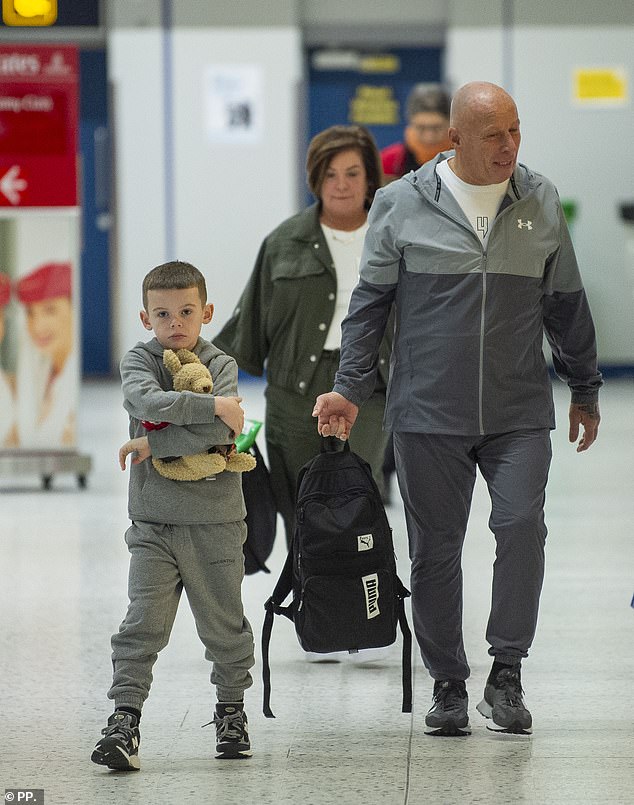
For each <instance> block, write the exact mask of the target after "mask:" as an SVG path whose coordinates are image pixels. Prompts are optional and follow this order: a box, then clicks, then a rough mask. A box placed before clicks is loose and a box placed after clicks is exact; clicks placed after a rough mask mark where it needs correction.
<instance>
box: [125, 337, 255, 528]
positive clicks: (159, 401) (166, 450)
mask: <svg viewBox="0 0 634 805" xmlns="http://www.w3.org/2000/svg"><path fill="white" fill-rule="evenodd" d="M193 351H194V352H195V353H196V354H197V355H198V357H199V358H200V360H201V361H202V362H203V363H204V364H205V365H206V366H207V367H208V368H209V370H210V372H211V376H212V378H213V382H214V388H213V395H206V394H195V393H194V392H192V391H181V392H178V391H173V378H172V376H171V374H170V373H169V372H168V370H167V368H166V367H165V366H164V365H163V347H162V346H161V345H160V344H159V342H158V341H157V339H156V338H153V339H152V340H151V341H149V342H147V343H142V342H139V343H138V344H137V345H136V346H135V347H134V348H133V349H131V350H130V351H129V352H128V353H127V354H126V355H125V356H124V358H123V360H122V361H121V367H120V368H121V386H122V390H123V397H124V401H123V405H124V408H125V409H126V411H127V412H128V414H130V438H135V437H137V436H147V437H148V439H149V442H150V447H151V449H152V455H153V456H155V457H157V458H165V457H166V456H182V455H188V454H194V453H200V452H202V451H203V450H206V449H207V448H209V447H213V446H214V445H218V444H231V442H232V441H233V439H232V437H231V435H230V432H229V428H228V427H227V425H225V423H224V422H223V421H222V420H220V419H217V418H216V417H215V400H214V397H215V396H218V397H236V396H237V395H238V367H237V364H236V362H235V360H234V359H233V358H231V357H229V356H228V355H225V353H224V352H222V351H221V350H219V349H218V348H217V347H215V346H214V345H213V344H211V343H209V342H208V341H205V340H204V339H202V338H199V339H198V343H197V344H196V347H195V348H194V350H193ZM141 420H146V421H147V420H149V421H152V422H164V421H165V422H169V423H171V424H170V426H169V427H167V428H163V429H162V430H151V431H146V430H145V428H144V427H143V425H142V424H141ZM128 512H129V515H130V519H131V520H143V521H145V522H152V523H172V524H178V525H188V524H198V523H229V522H235V521H237V520H242V519H243V518H244V517H245V515H246V511H245V508H244V500H243V497H242V483H241V475H240V473H235V472H222V473H219V474H218V475H214V476H212V477H211V479H210V480H207V479H204V480H202V481H187V482H183V481H170V480H169V479H167V478H163V476H161V475H159V473H158V472H157V471H156V470H155V469H154V467H153V466H152V462H151V461H149V460H148V461H143V462H141V463H140V464H133V465H132V466H131V469H130V488H129V500H128Z"/></svg>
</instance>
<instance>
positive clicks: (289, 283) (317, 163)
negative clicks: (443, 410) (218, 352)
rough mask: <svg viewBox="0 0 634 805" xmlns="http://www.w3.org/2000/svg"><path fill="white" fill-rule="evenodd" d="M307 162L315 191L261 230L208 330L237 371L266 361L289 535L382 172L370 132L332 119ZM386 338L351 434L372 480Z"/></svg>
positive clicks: (273, 458)
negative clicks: (231, 305) (236, 287)
mask: <svg viewBox="0 0 634 805" xmlns="http://www.w3.org/2000/svg"><path fill="white" fill-rule="evenodd" d="M306 172H307V180H308V186H309V188H310V190H311V192H312V193H313V195H314V196H315V198H316V199H317V201H316V202H315V203H314V204H313V205H311V206H310V207H308V208H307V209H305V210H304V211H303V212H300V213H298V214H297V215H294V216H292V217H291V218H288V219H287V220H286V221H284V222H283V223H281V224H280V225H279V226H278V227H277V228H276V229H275V230H273V232H271V234H270V235H268V236H267V237H266V238H265V239H264V242H263V243H262V246H261V248H260V252H259V254H258V257H257V260H256V263H255V268H254V270H253V273H252V275H251V278H250V279H249V282H248V283H247V286H246V288H245V289H244V291H243V293H242V296H241V297H240V300H239V302H238V305H237V307H236V309H235V311H234V313H233V316H232V317H231V319H230V320H229V321H228V322H227V324H226V325H225V326H224V327H223V329H222V331H221V332H220V333H219V335H218V336H216V337H215V338H214V343H215V344H216V345H217V346H218V347H220V349H223V350H224V351H225V352H227V353H228V354H229V355H232V356H233V357H234V358H235V359H236V360H237V362H238V365H239V366H240V368H241V369H243V370H244V371H246V372H249V373H250V374H252V375H257V376H260V375H262V374H263V373H264V371H265V367H266V379H267V387H266V392H265V394H266V417H265V434H266V445H267V452H268V459H269V466H270V472H271V482H272V487H273V493H274V496H275V500H276V504H277V507H278V511H279V512H280V513H281V514H282V517H283V519H284V525H285V528H286V538H287V542H288V543H289V544H290V540H291V538H292V535H293V530H294V520H295V517H294V510H295V492H296V486H297V476H298V473H299V470H300V469H301V468H302V466H303V465H304V464H305V463H306V462H307V461H309V459H311V458H312V457H313V456H314V455H316V454H317V453H318V452H319V449H320V441H321V439H320V437H319V436H318V434H317V433H316V429H315V423H314V420H313V418H312V410H313V402H314V399H315V397H316V395H317V394H319V393H320V392H322V391H324V390H329V389H330V388H332V384H333V381H334V376H335V372H336V371H337V367H338V364H339V347H340V343H341V322H342V320H343V318H344V316H345V315H346V313H347V310H348V302H349V299H350V294H351V293H352V289H353V288H354V286H355V285H356V284H357V280H358V272H359V264H360V260H361V251H362V248H363V240H364V237H365V233H366V230H367V212H368V209H369V207H370V204H371V203H372V200H373V198H374V194H375V192H376V190H377V189H378V188H379V187H380V186H381V184H382V180H383V174H382V171H381V159H380V156H379V152H378V149H377V147H376V144H375V142H374V139H373V138H372V135H371V134H370V133H369V132H368V131H367V130H366V129H365V128H363V127H361V126H331V127H330V128H328V129H326V130H325V131H322V132H320V133H319V134H317V135H316V136H315V137H314V138H313V139H312V140H311V142H310V145H309V148H308V154H307V159H306ZM389 329H390V328H388V330H389ZM390 344H391V338H390V339H389V340H388V339H386V340H384V342H383V343H382V345H381V349H380V352H379V355H378V356H377V360H378V362H379V380H378V381H377V387H376V389H375V391H374V394H373V396H372V398H371V400H370V401H369V403H368V404H367V405H364V407H363V411H362V413H361V415H360V417H359V420H358V421H357V424H356V425H355V431H354V436H353V438H352V440H351V442H350V446H351V448H352V449H353V450H354V451H355V452H357V453H358V454H359V455H360V456H362V457H363V458H364V459H365V460H366V461H368V463H369V464H370V465H371V467H372V469H373V472H374V476H375V479H376V480H377V482H378V483H379V484H380V483H381V462H382V460H383V453H384V448H385V443H386V439H385V437H384V434H383V432H382V420H383V409H384V407H385V388H386V383H387V375H388V370H389V353H390ZM355 437H356V438H355Z"/></svg>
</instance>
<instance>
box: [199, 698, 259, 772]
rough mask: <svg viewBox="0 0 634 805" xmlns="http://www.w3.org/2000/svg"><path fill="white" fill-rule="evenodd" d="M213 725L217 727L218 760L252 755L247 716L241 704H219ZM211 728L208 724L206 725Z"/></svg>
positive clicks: (211, 722)
mask: <svg viewBox="0 0 634 805" xmlns="http://www.w3.org/2000/svg"><path fill="white" fill-rule="evenodd" d="M209 724H213V725H214V726H215V727H216V752H217V753H218V754H217V755H216V757H217V758H218V759H232V758H244V757H250V755H251V744H250V742H249V731H248V722H247V714H246V713H245V712H244V710H243V706H242V703H241V702H239V703H238V702H236V703H228V702H218V704H216V712H215V713H214V719H213V721H210V722H209ZM204 726H205V727H207V726H209V725H208V724H205V725H204Z"/></svg>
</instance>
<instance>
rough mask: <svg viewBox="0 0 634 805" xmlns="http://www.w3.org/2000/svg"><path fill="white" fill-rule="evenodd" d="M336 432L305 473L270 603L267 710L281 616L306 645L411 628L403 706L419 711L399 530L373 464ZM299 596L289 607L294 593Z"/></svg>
mask: <svg viewBox="0 0 634 805" xmlns="http://www.w3.org/2000/svg"><path fill="white" fill-rule="evenodd" d="M337 443H338V444H341V442H339V440H337V439H334V438H332V437H330V438H327V439H322V446H321V452H320V453H319V454H318V455H316V456H315V457H314V458H313V459H311V460H310V461H309V462H308V463H307V464H306V465H305V466H304V467H302V469H301V470H300V473H299V478H298V483H297V508H296V525H295V533H294V535H293V541H292V545H291V548H290V550H289V552H288V556H287V558H286V563H285V565H284V568H283V570H282V572H281V574H280V577H279V580H278V582H277V584H276V586H275V590H274V591H273V594H272V595H271V597H270V598H269V599H268V601H267V602H266V604H265V605H264V607H265V609H266V615H265V618H264V626H263V628H262V679H263V682H264V706H263V711H264V715H265V716H267V717H268V718H274V716H273V713H272V712H271V707H270V696H271V673H270V666H269V643H270V639H271V629H272V627H273V617H274V615H276V614H277V615H285V616H286V617H287V618H289V619H290V620H292V621H293V623H294V624H295V631H296V633H297V637H298V639H299V642H300V645H301V646H302V648H303V649H304V650H305V651H311V652H317V653H327V652H332V651H350V652H356V651H359V650H360V649H366V648H377V647H380V646H389V645H391V644H392V643H394V641H395V640H396V626H397V623H398V624H400V627H401V632H402V634H403V671H402V675H403V706H402V710H403V712H404V713H409V712H411V709H412V680H411V662H412V659H411V656H412V635H411V632H410V629H409V626H408V623H407V618H406V615H405V606H404V599H405V598H406V597H408V596H409V595H410V593H409V591H408V590H406V589H405V587H404V586H403V584H402V582H401V580H400V579H399V577H398V575H397V573H396V560H395V557H394V545H393V542H392V530H391V528H390V525H389V523H388V520H387V515H386V513H385V509H384V508H383V503H382V502H381V495H380V493H379V490H378V488H377V486H376V483H375V481H374V478H373V477H372V471H371V469H370V466H369V464H367V463H366V462H365V461H364V460H363V459H362V458H360V457H359V456H357V455H356V454H355V453H353V452H352V451H351V450H350V446H349V445H348V442H344V443H343V449H337V447H336V445H337ZM291 592H292V594H293V598H292V602H291V604H290V605H288V606H282V604H283V603H284V601H285V599H286V597H287V596H288V595H289V593H291Z"/></svg>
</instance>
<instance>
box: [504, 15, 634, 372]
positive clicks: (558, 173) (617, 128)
mask: <svg viewBox="0 0 634 805" xmlns="http://www.w3.org/2000/svg"><path fill="white" fill-rule="evenodd" d="M633 42H634V27H633V26H622V27H620V28H615V27H593V28H589V27H587V26H574V27H573V26H571V27H563V26H557V27H552V28H545V27H540V28H536V27H535V26H525V27H519V28H516V29H515V33H514V48H513V57H514V73H515V78H514V87H515V93H514V94H515V97H516V100H517V103H518V108H519V110H520V118H521V120H522V135H523V140H522V147H521V159H522V161H524V162H526V163H527V164H528V165H531V166H532V167H534V168H535V170H538V171H539V172H540V173H544V174H546V176H548V177H549V178H550V179H552V180H553V181H554V182H555V184H556V185H557V188H558V190H559V193H560V195H561V197H562V198H566V199H571V200H573V201H575V202H576V203H577V205H578V218H577V219H576V221H575V223H574V224H573V239H574V242H575V247H576V251H577V257H578V259H579V264H580V267H581V272H582V275H583V278H584V283H585V285H586V289H587V291H588V296H589V298H590V304H591V307H592V311H593V314H594V318H595V321H596V324H597V331H598V337H599V354H600V359H601V361H602V362H603V363H605V364H609V363H612V364H619V363H629V364H632V363H634V265H632V264H631V258H628V257H627V249H626V243H627V238H628V232H627V230H626V225H625V224H624V223H622V222H621V220H620V218H619V215H618V205H619V203H620V202H622V201H627V200H630V201H634V151H633V149H632V147H631V146H632V143H633V142H634V112H633V109H632V102H631V96H632V91H633V83H634V48H633V47H632V43H633ZM597 67H599V68H600V67H603V68H606V67H610V68H615V67H619V68H624V69H625V72H626V75H627V76H628V80H629V93H630V98H629V101H628V102H626V103H625V104H623V105H619V106H613V105H608V106H589V105H587V104H586V105H583V106H582V105H580V104H579V103H576V102H575V100H574V97H573V95H574V84H573V75H574V70H575V69H576V68H585V69H588V68H597ZM629 226H630V229H631V230H634V227H632V225H631V224H630V225H629ZM629 237H634V231H631V232H630V233H629Z"/></svg>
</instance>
